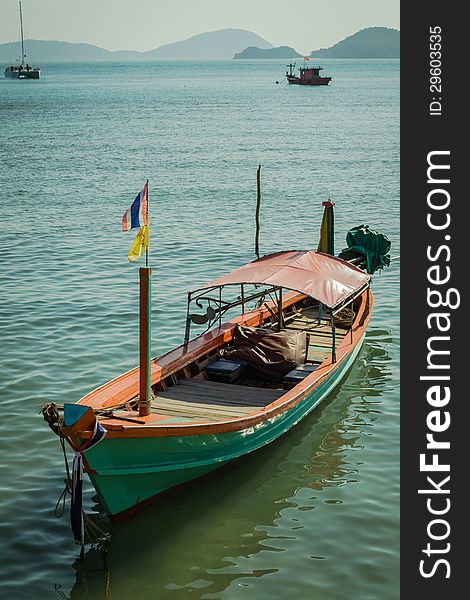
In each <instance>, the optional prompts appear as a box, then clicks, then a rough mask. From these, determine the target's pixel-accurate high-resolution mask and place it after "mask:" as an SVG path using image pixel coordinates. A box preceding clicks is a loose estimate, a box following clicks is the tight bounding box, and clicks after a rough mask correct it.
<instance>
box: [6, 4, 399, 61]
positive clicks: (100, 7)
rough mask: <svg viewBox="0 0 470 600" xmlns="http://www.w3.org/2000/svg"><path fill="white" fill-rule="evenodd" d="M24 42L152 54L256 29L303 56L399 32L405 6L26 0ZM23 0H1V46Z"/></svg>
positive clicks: (12, 32) (15, 33)
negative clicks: (364, 36)
mask: <svg viewBox="0 0 470 600" xmlns="http://www.w3.org/2000/svg"><path fill="white" fill-rule="evenodd" d="M22 4H23V22H24V28H25V38H33V39H41V40H62V41H66V42H88V43H90V44H95V45H97V46H100V47H102V48H106V49H108V50H151V49H152V48H156V47H158V46H161V45H162V44H167V43H169V42H176V41H180V40H183V39H185V38H188V37H191V36H192V35H196V34H198V33H202V32H204V31H215V30H216V29H224V28H226V27H234V28H237V29H248V30H250V31H254V32H255V33H257V34H258V35H260V36H261V37H263V38H265V39H266V40H268V41H269V42H271V43H272V44H274V45H275V46H280V45H288V46H292V47H293V48H295V49H296V50H298V51H300V52H304V51H310V50H313V49H315V48H320V47H326V46H331V45H332V44H334V43H336V42H337V41H339V40H340V39H342V38H344V37H346V36H347V35H351V34H352V33H355V32H356V31H358V30H359V29H363V28H364V27H371V26H374V25H377V26H384V27H394V28H396V29H399V27H400V15H399V7H400V4H399V0H284V1H282V0H22ZM18 10H19V9H18V2H17V0H0V43H3V42H11V41H17V40H18V39H19V16H18V15H19V12H18Z"/></svg>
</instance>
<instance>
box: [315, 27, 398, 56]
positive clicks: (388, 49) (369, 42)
mask: <svg viewBox="0 0 470 600" xmlns="http://www.w3.org/2000/svg"><path fill="white" fill-rule="evenodd" d="M310 56H313V57H314V58H400V32H399V31H398V30H397V29H389V28H388V27H369V28H368V29H362V30H361V31H358V32H357V33H355V34H354V35H351V36H349V37H347V38H346V39H344V40H341V42H338V43H337V44H335V45H334V46H331V48H320V50H314V51H313V52H312V54H311V55H310Z"/></svg>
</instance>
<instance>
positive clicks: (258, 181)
mask: <svg viewBox="0 0 470 600" xmlns="http://www.w3.org/2000/svg"><path fill="white" fill-rule="evenodd" d="M256 190H257V194H256V235H255V254H256V256H257V258H259V212H260V207H261V165H259V167H258V170H257V172H256Z"/></svg>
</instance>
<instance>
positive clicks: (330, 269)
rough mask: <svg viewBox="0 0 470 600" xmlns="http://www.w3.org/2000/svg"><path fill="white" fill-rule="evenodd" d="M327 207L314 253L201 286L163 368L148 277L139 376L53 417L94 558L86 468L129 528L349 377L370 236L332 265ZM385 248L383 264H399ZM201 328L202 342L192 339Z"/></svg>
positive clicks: (360, 327) (255, 265)
mask: <svg viewBox="0 0 470 600" xmlns="http://www.w3.org/2000/svg"><path fill="white" fill-rule="evenodd" d="M258 173H259V171H258ZM141 195H142V193H141ZM136 202H137V198H136V200H135V201H134V204H133V207H132V208H131V209H129V211H130V212H129V211H127V212H126V214H125V215H124V219H123V223H124V222H125V221H126V219H127V221H126V222H127V223H128V226H129V224H131V223H134V220H135V223H136V225H132V224H131V226H137V223H138V214H139V210H140V211H141V208H139V207H138V206H137V207H136V206H135V203H136ZM145 203H146V206H147V207H148V203H147V200H145ZM323 205H324V214H323V220H322V227H321V237H320V242H319V245H318V248H317V251H316V252H315V251H312V250H287V251H283V252H276V253H274V254H268V255H266V256H261V257H259V258H257V259H256V260H254V261H252V262H249V263H247V264H245V265H243V266H241V267H239V268H238V269H236V270H234V271H232V272H231V273H229V274H227V275H223V276H222V277H219V278H217V279H215V280H213V281H211V282H209V283H206V284H202V285H197V286H196V287H194V288H193V289H192V290H191V291H190V292H189V293H188V298H187V314H186V326H185V333H184V340H182V341H183V343H182V344H181V345H180V346H178V347H177V348H175V349H173V350H171V351H170V352H168V353H166V354H163V355H162V356H159V357H157V358H153V359H150V288H151V269H150V267H148V266H146V267H142V268H141V269H140V366H139V367H136V368H134V369H132V370H130V371H128V372H127V373H124V374H123V375H120V376H119V377H116V378H115V379H113V380H112V381H109V382H108V383H105V384H104V385H101V386H100V387H98V388H97V389H95V390H93V391H91V392H90V393H88V394H86V395H85V396H84V397H83V398H81V399H80V400H78V402H76V403H75V404H72V403H70V404H69V403H65V404H64V406H57V405H55V404H49V405H44V406H43V408H42V412H43V416H44V418H45V420H46V421H47V422H48V424H49V426H50V427H51V429H52V430H53V431H54V432H55V433H56V434H57V435H58V436H59V437H60V439H61V442H62V444H64V442H65V441H66V442H68V444H69V445H70V447H71V448H72V449H73V450H74V452H75V458H74V467H73V482H71V484H70V485H71V488H72V511H71V519H72V529H73V530H74V536H75V540H76V541H77V542H79V543H82V545H83V533H80V528H78V533H77V522H80V519H82V520H83V517H82V516H81V515H80V514H79V513H80V511H81V499H79V500H78V499H77V498H78V497H79V496H80V493H81V492H80V490H81V483H80V481H81V469H82V465H83V467H84V469H85V471H86V473H87V474H88V476H89V478H90V480H91V482H92V484H93V486H94V488H95V490H96V492H97V494H98V497H99V500H100V502H101V504H102V506H103V508H104V510H105V511H106V513H107V515H108V516H109V517H110V518H111V519H112V520H120V519H123V518H125V517H126V516H129V515H132V514H133V513H134V512H135V511H136V510H138V509H140V508H141V507H143V506H145V505H146V504H147V503H149V502H151V501H152V500H153V499H154V498H155V497H156V496H157V495H158V494H160V493H162V492H165V491H167V490H169V489H170V488H173V487H175V486H178V485H180V484H183V483H185V482H188V481H190V480H193V479H195V478H197V477H200V476H202V475H205V474H207V473H209V472H211V471H213V470H215V469H217V468H219V467H221V466H222V465H225V464H227V463H229V462H230V461H233V460H235V459H237V458H239V457H241V456H244V455H246V454H249V453H250V452H253V451H255V450H257V449H259V448H262V447H264V446H265V445H266V444H268V443H270V442H272V441H273V440H275V439H277V438H278V437H280V436H281V435H282V434H284V433H285V432H286V431H288V430H289V429H290V428H291V427H293V426H294V425H295V424H296V423H298V422H299V421H300V420H301V419H303V418H304V417H305V416H306V415H308V414H309V413H310V412H311V411H312V410H314V409H315V407H316V406H318V405H319V404H320V403H321V402H322V400H324V399H325V398H326V397H327V396H328V395H329V394H330V393H331V391H332V390H333V389H334V388H335V387H336V386H337V385H338V384H339V383H340V382H341V380H342V379H343V378H344V377H345V376H346V374H347V372H348V370H349V369H350V368H351V366H352V364H353V362H354V360H355V358H356V357H357V355H358V353H359V350H360V348H361V346H362V343H363V341H364V337H365V333H366V329H367V326H368V323H369V319H370V316H371V312H372V308H373V295H372V292H371V289H370V284H371V274H370V273H368V272H367V270H364V269H363V268H360V267H362V266H363V265H365V263H364V260H365V256H364V255H362V254H361V252H360V251H359V252H358V245H357V241H358V237H354V239H353V242H352V244H349V243H348V245H349V246H351V248H350V250H349V251H350V252H351V253H352V258H351V259H348V260H344V259H342V258H339V257H336V256H334V239H333V206H334V205H333V203H332V202H330V201H328V202H324V203H323ZM126 215H127V216H126ZM140 223H141V224H142V222H140ZM123 228H124V227H123ZM359 233H360V235H362V237H367V235H368V234H369V233H370V232H369V231H368V230H364V227H362V229H361V231H360V232H359ZM373 233H375V232H372V234H373ZM358 235H359V234H358ZM383 237H384V236H383ZM361 239H362V238H361ZM384 239H385V240H386V242H385V243H384V244H382V249H383V253H382V254H383V256H382V257H379V259H378V262H377V261H376V263H375V264H376V265H378V264H379V263H380V264H381V265H382V266H383V264H388V263H387V255H386V254H387V252H388V250H389V248H390V244H389V242H388V240H387V239H386V238H385V237H384ZM372 245H373V246H374V248H377V247H378V244H377V241H376V240H374V242H373V244H372ZM256 247H257V248H258V241H257V243H256ZM365 254H369V253H368V252H365ZM368 258H369V259H370V258H371V257H370V255H369V256H368ZM353 263H355V264H353ZM369 264H371V263H370V261H369ZM234 311H237V312H238V313H239V314H234ZM224 316H225V318H226V319H227V320H224ZM227 317H229V318H227ZM192 327H202V328H204V330H203V331H202V333H199V335H197V336H196V337H192V335H191V328H192ZM67 470H68V466H67ZM77 511H78V514H77Z"/></svg>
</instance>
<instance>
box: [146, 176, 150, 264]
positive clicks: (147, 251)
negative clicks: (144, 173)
mask: <svg viewBox="0 0 470 600" xmlns="http://www.w3.org/2000/svg"><path fill="white" fill-rule="evenodd" d="M149 201H150V194H149V180H148V179H147V224H148V226H149V236H150V225H149ZM145 266H146V267H148V266H149V249H148V246H146V248H145Z"/></svg>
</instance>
